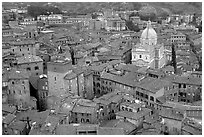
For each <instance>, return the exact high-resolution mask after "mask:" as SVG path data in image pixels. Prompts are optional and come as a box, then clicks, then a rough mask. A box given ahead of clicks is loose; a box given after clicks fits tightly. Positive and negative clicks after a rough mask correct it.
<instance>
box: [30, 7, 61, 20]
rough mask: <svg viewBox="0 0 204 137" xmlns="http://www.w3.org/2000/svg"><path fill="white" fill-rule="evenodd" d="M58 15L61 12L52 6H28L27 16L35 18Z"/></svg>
mask: <svg viewBox="0 0 204 137" xmlns="http://www.w3.org/2000/svg"><path fill="white" fill-rule="evenodd" d="M51 13H53V14H60V13H61V11H60V10H59V9H58V8H56V7H53V6H32V5H31V6H29V7H28V15H30V16H31V17H34V18H37V16H39V15H49V14H51Z"/></svg>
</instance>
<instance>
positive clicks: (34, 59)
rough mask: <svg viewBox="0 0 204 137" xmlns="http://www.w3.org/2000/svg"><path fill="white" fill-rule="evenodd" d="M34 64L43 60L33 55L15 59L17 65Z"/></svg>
mask: <svg viewBox="0 0 204 137" xmlns="http://www.w3.org/2000/svg"><path fill="white" fill-rule="evenodd" d="M36 62H43V60H42V59H41V58H40V57H39V56H34V55H28V56H23V57H19V58H17V63H18V64H24V63H36Z"/></svg>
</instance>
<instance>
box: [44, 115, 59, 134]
mask: <svg viewBox="0 0 204 137" xmlns="http://www.w3.org/2000/svg"><path fill="white" fill-rule="evenodd" d="M59 120H60V119H59V117H56V116H48V117H47V118H46V120H45V124H44V125H43V126H42V128H41V131H49V132H50V133H52V132H53V131H54V130H55V128H56V127H57V124H58V123H59Z"/></svg>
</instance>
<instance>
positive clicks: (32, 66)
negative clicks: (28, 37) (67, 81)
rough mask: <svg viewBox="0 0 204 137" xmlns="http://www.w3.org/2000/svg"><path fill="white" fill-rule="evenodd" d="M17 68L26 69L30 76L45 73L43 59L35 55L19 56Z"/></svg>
mask: <svg viewBox="0 0 204 137" xmlns="http://www.w3.org/2000/svg"><path fill="white" fill-rule="evenodd" d="M17 68H20V69H26V70H27V71H28V72H29V74H30V76H31V75H32V76H34V75H36V76H38V75H41V74H43V60H42V59H41V58H40V57H38V56H35V55H28V56H22V57H19V58H17Z"/></svg>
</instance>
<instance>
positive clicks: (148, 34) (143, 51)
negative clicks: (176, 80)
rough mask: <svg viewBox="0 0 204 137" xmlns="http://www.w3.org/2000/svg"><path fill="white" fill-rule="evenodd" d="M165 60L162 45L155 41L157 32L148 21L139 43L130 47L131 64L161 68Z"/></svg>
mask: <svg viewBox="0 0 204 137" xmlns="http://www.w3.org/2000/svg"><path fill="white" fill-rule="evenodd" d="M165 62H166V60H165V52H164V46H163V44H158V43H157V33H156V32H155V30H154V29H153V28H152V26H151V22H150V21H148V22H147V28H146V29H145V30H144V31H143V32H142V35H141V38H140V43H139V44H136V46H135V47H133V48H132V64H135V65H136V66H145V67H150V68H162V67H163V66H164V65H165Z"/></svg>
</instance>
